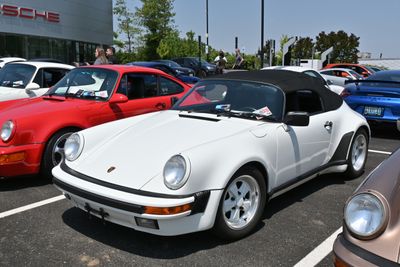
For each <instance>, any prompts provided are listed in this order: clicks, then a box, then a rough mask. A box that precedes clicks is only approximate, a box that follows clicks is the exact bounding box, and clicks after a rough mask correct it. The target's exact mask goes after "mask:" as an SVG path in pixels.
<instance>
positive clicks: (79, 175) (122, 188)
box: [60, 161, 193, 198]
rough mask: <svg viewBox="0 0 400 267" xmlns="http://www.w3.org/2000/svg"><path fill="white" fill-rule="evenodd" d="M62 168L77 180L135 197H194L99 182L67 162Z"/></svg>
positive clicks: (62, 164) (62, 163)
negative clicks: (74, 168)
mask: <svg viewBox="0 0 400 267" xmlns="http://www.w3.org/2000/svg"><path fill="white" fill-rule="evenodd" d="M60 167H61V169H62V170H63V171H65V172H66V173H68V174H71V175H72V176H75V177H76V178H79V179H82V180H85V181H88V182H91V183H94V184H97V185H101V186H104V187H108V188H112V189H115V190H119V191H122V192H126V193H131V194H135V195H140V196H146V197H158V198H188V197H192V196H193V195H168V194H160V193H153V192H149V191H143V190H138V189H133V188H131V187H126V186H122V185H118V184H113V183H109V182H106V181H103V180H99V179H96V178H93V177H90V176H88V175H85V174H83V173H80V172H77V171H75V170H73V169H71V168H70V167H68V166H67V164H65V161H62V162H61V165H60Z"/></svg>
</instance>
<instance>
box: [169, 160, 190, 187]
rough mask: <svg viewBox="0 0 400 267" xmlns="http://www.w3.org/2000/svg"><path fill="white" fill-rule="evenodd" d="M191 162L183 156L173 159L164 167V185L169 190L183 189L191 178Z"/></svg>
mask: <svg viewBox="0 0 400 267" xmlns="http://www.w3.org/2000/svg"><path fill="white" fill-rule="evenodd" d="M189 169H190V165H189V161H188V160H186V159H185V158H184V157H183V156H181V155H175V156H173V157H171V158H170V159H169V160H168V161H167V163H165V166H164V172H163V175H164V183H165V185H166V186H167V187H168V188H169V189H173V190H176V189H179V188H181V187H182V186H183V185H184V184H185V183H186V181H187V179H188V178H189V173H190V170H189Z"/></svg>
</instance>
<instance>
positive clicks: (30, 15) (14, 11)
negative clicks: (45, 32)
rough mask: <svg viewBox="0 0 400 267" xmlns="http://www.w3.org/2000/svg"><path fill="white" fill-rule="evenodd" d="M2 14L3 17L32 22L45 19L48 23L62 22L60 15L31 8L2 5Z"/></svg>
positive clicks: (0, 12)
mask: <svg viewBox="0 0 400 267" xmlns="http://www.w3.org/2000/svg"><path fill="white" fill-rule="evenodd" d="M0 14H1V15H3V16H10V17H18V18H24V19H31V20H36V19H43V20H45V21H48V22H54V23H59V22H60V14H59V13H55V12H50V11H43V10H37V9H34V8H30V7H19V6H13V5H0Z"/></svg>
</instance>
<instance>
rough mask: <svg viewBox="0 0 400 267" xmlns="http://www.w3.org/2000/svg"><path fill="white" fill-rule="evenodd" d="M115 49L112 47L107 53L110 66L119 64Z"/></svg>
mask: <svg viewBox="0 0 400 267" xmlns="http://www.w3.org/2000/svg"><path fill="white" fill-rule="evenodd" d="M114 54H115V48H114V47H112V46H110V47H109V48H107V51H106V55H107V59H108V63H109V64H118V63H119V62H118V59H117V58H116V57H115V55H114Z"/></svg>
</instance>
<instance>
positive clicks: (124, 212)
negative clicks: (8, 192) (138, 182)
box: [53, 165, 222, 236]
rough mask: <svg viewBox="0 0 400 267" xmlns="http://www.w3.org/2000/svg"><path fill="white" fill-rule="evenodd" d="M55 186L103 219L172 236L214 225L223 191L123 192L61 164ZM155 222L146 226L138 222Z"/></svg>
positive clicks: (56, 172) (140, 229) (77, 205)
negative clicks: (157, 211)
mask: <svg viewBox="0 0 400 267" xmlns="http://www.w3.org/2000/svg"><path fill="white" fill-rule="evenodd" d="M53 176H54V178H53V182H54V185H55V186H56V187H57V188H58V189H59V190H61V191H62V192H63V193H64V195H65V196H66V197H67V199H69V200H71V201H72V202H73V204H74V205H75V206H76V207H78V208H80V209H82V210H85V211H87V212H89V213H90V214H92V215H94V216H96V217H99V218H102V219H103V220H106V221H110V222H113V223H116V224H120V225H123V226H126V227H130V228H133V229H135V230H138V231H143V232H148V233H152V234H156V235H164V236H172V235H180V234H186V233H190V232H196V231H203V230H207V229H209V228H211V227H212V226H213V224H214V221H215V216H216V211H217V209H218V204H219V199H220V197H221V195H222V190H211V191H202V192H197V193H195V194H192V195H187V196H173V195H161V194H155V193H154V195H153V196H152V193H151V192H143V194H141V193H140V190H134V192H127V191H121V190H118V189H115V188H110V187H107V186H104V185H100V184H96V183H92V182H90V181H87V180H83V179H80V178H78V177H75V176H73V175H71V174H69V173H67V172H65V171H63V170H62V169H61V167H60V165H59V166H57V167H55V168H54V169H53ZM183 205H190V207H191V208H190V210H186V211H183V212H180V213H174V214H169V215H159V214H149V213H146V210H149V209H148V207H156V208H173V207H179V206H183ZM141 220H148V221H153V223H154V224H153V226H154V227H145V226H143V225H140V224H139V223H138V221H141Z"/></svg>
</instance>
